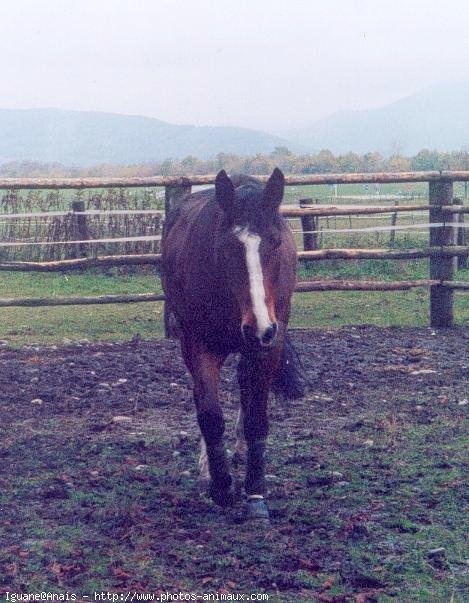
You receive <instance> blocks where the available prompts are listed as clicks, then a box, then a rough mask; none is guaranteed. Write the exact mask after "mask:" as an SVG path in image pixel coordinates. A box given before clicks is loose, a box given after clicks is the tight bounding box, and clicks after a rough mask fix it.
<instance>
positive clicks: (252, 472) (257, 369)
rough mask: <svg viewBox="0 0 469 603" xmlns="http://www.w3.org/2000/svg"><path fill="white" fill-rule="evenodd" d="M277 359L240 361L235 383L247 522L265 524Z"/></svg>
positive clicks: (276, 353)
mask: <svg viewBox="0 0 469 603" xmlns="http://www.w3.org/2000/svg"><path fill="white" fill-rule="evenodd" d="M279 359H280V350H278V349H275V350H272V351H271V352H269V353H268V354H266V355H259V356H253V357H249V356H246V357H242V359H241V362H240V364H239V367H238V381H239V385H240V391H241V404H242V408H243V418H244V437H245V440H246V444H247V459H246V460H247V463H246V478H245V482H244V485H245V491H246V496H247V511H246V515H247V518H248V519H261V520H265V521H267V520H268V517H269V512H268V509H267V506H266V504H265V501H264V496H265V491H266V487H265V451H266V442H267V435H268V432H269V420H268V409H267V406H268V398H269V391H270V386H271V384H272V379H273V376H274V374H275V371H276V369H277V366H278V363H279Z"/></svg>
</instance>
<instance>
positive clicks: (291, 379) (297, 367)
mask: <svg viewBox="0 0 469 603" xmlns="http://www.w3.org/2000/svg"><path fill="white" fill-rule="evenodd" d="M272 391H273V392H274V394H276V395H280V396H283V397H284V398H285V399H286V400H298V399H299V398H302V397H303V396H304V395H305V379H304V375H303V371H302V366H301V362H300V359H299V357H298V353H297V351H296V350H295V348H294V346H293V343H292V341H291V339H290V337H289V335H288V332H287V333H285V342H284V347H283V352H282V356H281V358H280V364H279V366H278V369H277V373H276V375H275V377H274V380H273V382H272Z"/></svg>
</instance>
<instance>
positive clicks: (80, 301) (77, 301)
mask: <svg viewBox="0 0 469 603" xmlns="http://www.w3.org/2000/svg"><path fill="white" fill-rule="evenodd" d="M433 286H438V287H444V288H448V289H450V290H452V289H459V290H469V282H463V281H461V282H457V281H438V280H435V279H426V280H414V281H365V280H359V281H342V280H332V279H323V280H313V281H299V282H298V283H297V286H296V288H295V292H296V293H309V292H314V291H408V290H409V289H414V288H416V287H433ZM163 301H165V296H164V294H162V293H138V294H135V295H96V296H83V297H23V298H21V297H15V298H11V299H8V298H0V308H11V307H24V308H37V307H44V306H84V305H85V306H87V305H102V304H132V303H142V302H144V303H148V302H163Z"/></svg>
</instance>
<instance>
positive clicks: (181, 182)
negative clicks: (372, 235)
mask: <svg viewBox="0 0 469 603" xmlns="http://www.w3.org/2000/svg"><path fill="white" fill-rule="evenodd" d="M215 178H216V175H215V174H209V175H206V176H190V177H187V178H185V177H180V178H176V177H172V176H152V177H146V178H0V189H8V190H15V189H16V190H17V189H33V190H38V189H60V188H63V189H80V188H118V187H126V188H139V187H154V186H164V187H174V188H180V187H190V186H197V185H202V184H214V183H215ZM256 178H258V179H259V180H260V181H261V182H267V179H268V178H269V177H268V176H256ZM436 180H446V181H449V182H469V171H427V172H370V173H360V174H291V175H288V176H286V177H285V182H286V184H287V185H292V184H296V185H304V184H357V183H379V184H384V183H387V182H392V183H398V182H433V181H436Z"/></svg>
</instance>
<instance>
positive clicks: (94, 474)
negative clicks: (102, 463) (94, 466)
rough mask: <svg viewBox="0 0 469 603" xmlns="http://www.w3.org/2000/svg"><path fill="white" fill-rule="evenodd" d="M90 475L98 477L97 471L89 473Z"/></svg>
mask: <svg viewBox="0 0 469 603" xmlns="http://www.w3.org/2000/svg"><path fill="white" fill-rule="evenodd" d="M90 475H92V476H93V477H96V476H97V475H99V471H90Z"/></svg>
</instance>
